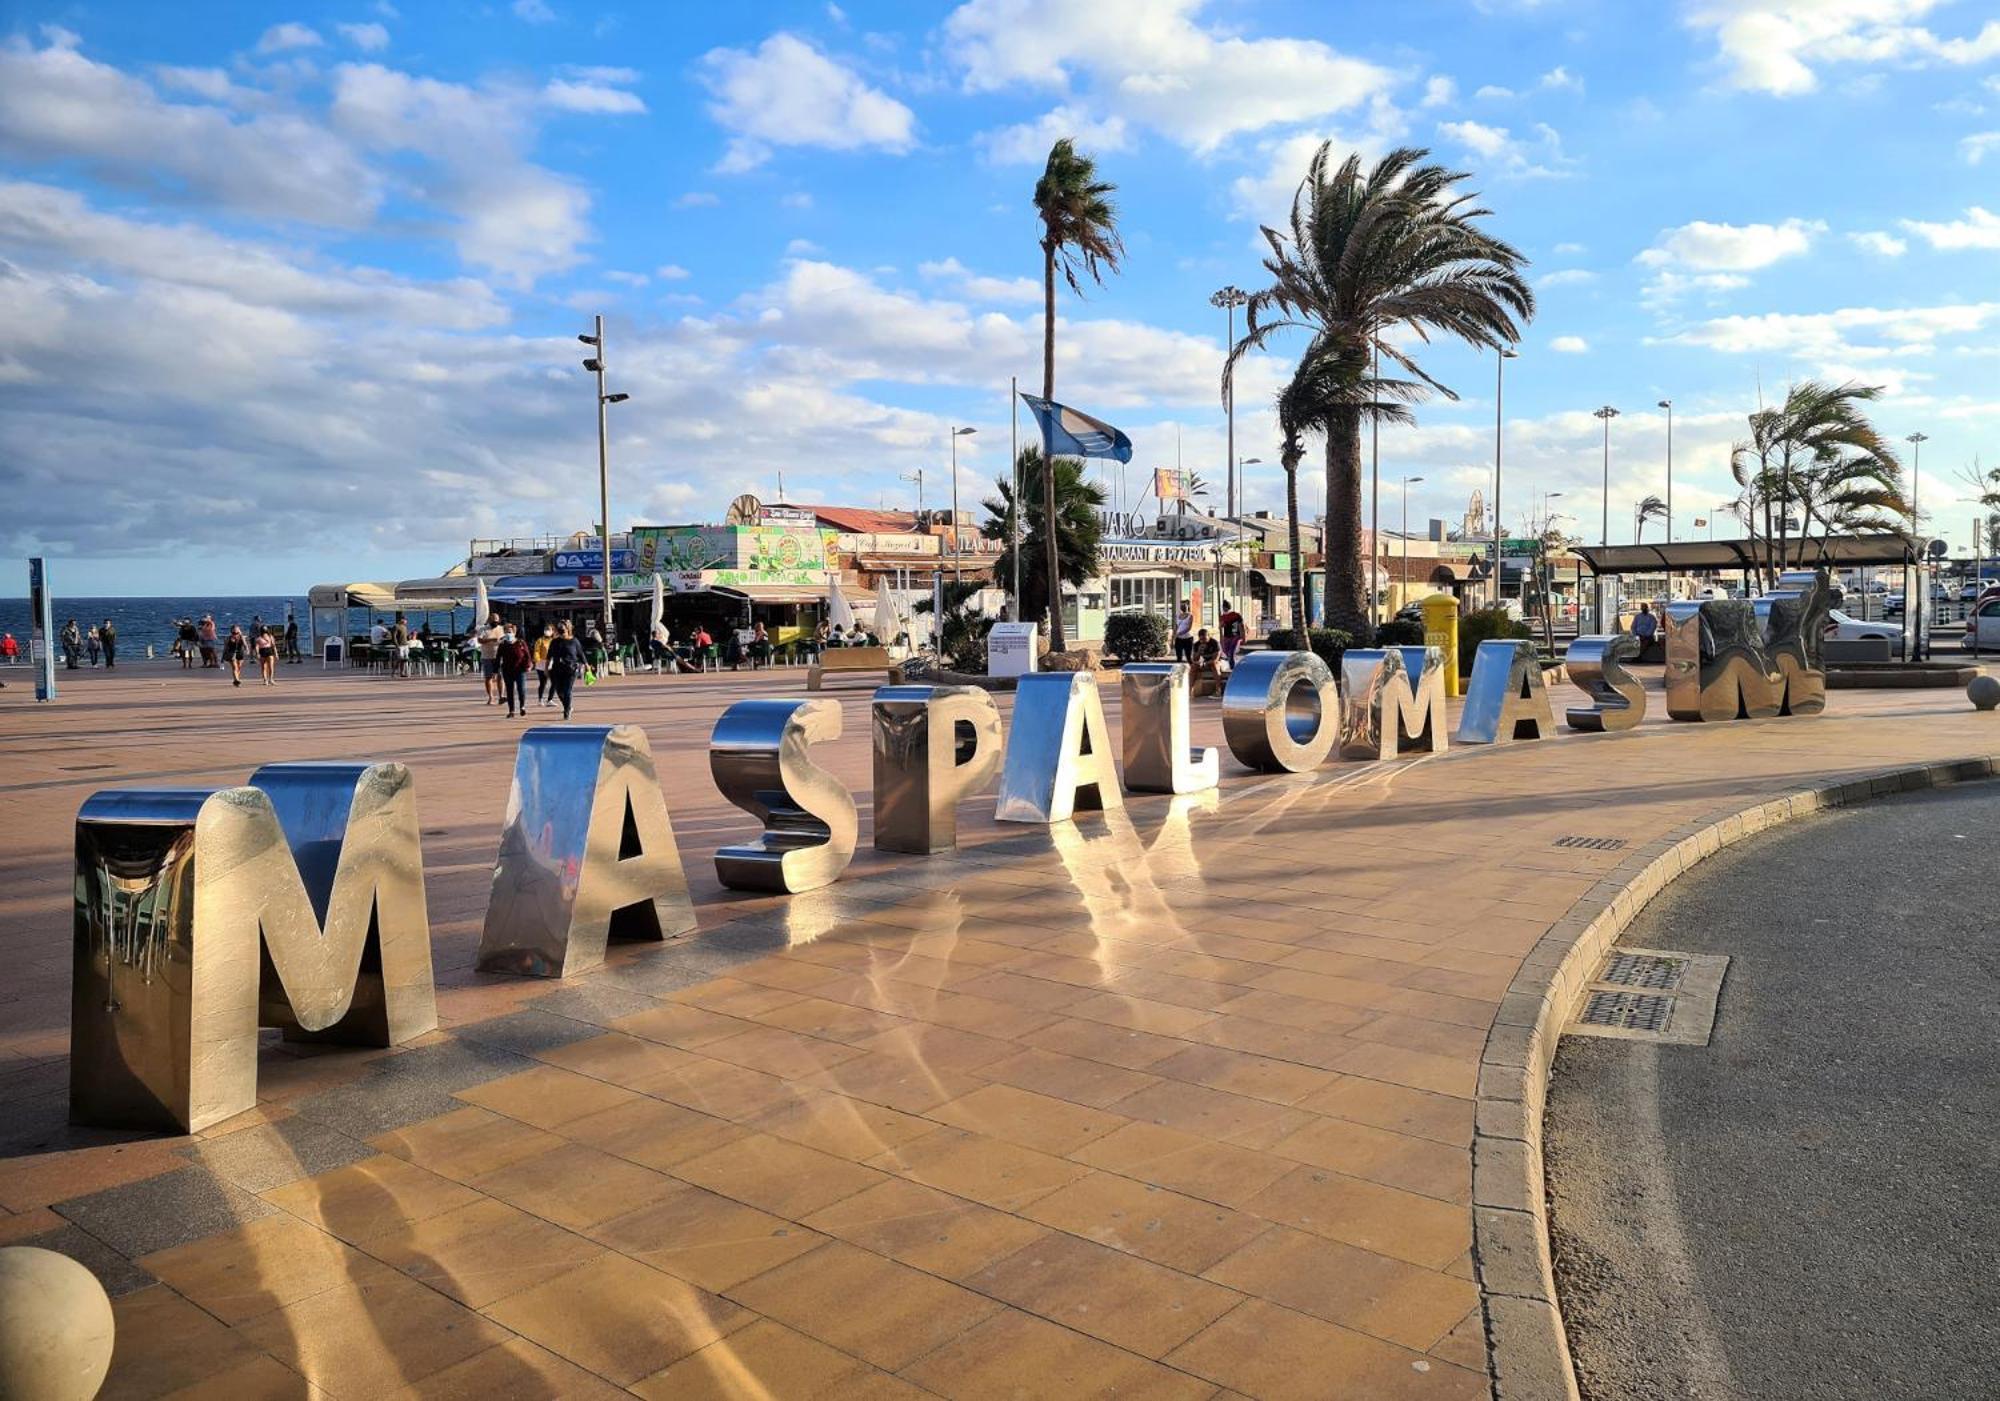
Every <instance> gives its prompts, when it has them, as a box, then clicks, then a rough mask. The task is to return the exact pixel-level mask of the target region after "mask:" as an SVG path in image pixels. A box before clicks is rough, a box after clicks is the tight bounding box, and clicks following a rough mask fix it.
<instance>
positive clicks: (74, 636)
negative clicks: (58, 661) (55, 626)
mask: <svg viewBox="0 0 2000 1401" xmlns="http://www.w3.org/2000/svg"><path fill="white" fill-rule="evenodd" d="M60 636H61V640H62V650H63V666H64V667H65V668H66V669H67V670H70V671H75V670H76V663H77V658H78V657H79V656H81V655H82V654H83V630H82V629H81V628H79V627H77V625H76V619H74V618H71V619H70V620H69V621H68V622H66V623H64V624H63V628H62V632H61V634H60Z"/></svg>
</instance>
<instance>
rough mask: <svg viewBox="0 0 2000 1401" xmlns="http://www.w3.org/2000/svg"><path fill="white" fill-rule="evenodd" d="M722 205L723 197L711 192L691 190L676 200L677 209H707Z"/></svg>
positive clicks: (675, 206)
mask: <svg viewBox="0 0 2000 1401" xmlns="http://www.w3.org/2000/svg"><path fill="white" fill-rule="evenodd" d="M720 203H722V198H721V196H719V195H717V194H715V193H714V192H712V191H709V190H689V191H688V192H687V193H686V194H683V195H679V196H677V197H676V198H675V200H674V208H676V209H705V208H708V207H710V206H713V205H717V204H720Z"/></svg>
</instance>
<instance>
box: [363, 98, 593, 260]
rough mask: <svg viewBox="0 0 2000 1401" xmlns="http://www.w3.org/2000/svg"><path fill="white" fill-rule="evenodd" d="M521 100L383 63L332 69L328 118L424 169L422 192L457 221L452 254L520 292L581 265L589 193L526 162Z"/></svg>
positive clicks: (528, 129)
mask: <svg viewBox="0 0 2000 1401" xmlns="http://www.w3.org/2000/svg"><path fill="white" fill-rule="evenodd" d="M531 107H532V102H531V100H530V98H529V95H528V94H525V93H522V92H518V91H515V90H512V89H499V90H491V91H489V90H483V89H478V88H471V87H466V86H464V85H462V84H458V83H447V82H442V81H440V80H438V79H435V78H419V77H413V76H411V75H410V74H407V73H402V72H399V71H397V70H395V69H392V68H384V67H383V66H381V65H380V64H374V63H366V64H353V63H348V64H342V65H341V66H340V67H338V68H337V69H335V70H334V96H333V107H332V113H331V115H332V119H333V122H334V125H335V126H336V128H338V129H339V130H341V131H343V132H346V133H348V134H349V135H351V136H352V137H353V138H354V139H355V140H357V141H359V142H361V143H363V144H364V145H367V146H369V147H371V148H373V149H376V150H380V151H383V152H385V153H394V154H403V153H408V154H414V155H416V156H418V157H420V158H422V159H424V160H427V161H428V162H430V163H431V165H432V166H433V167H434V170H435V177H434V178H433V179H430V180H428V181H426V188H427V191H428V192H429V193H431V194H432V195H433V197H434V198H435V199H436V200H437V201H438V203H440V204H442V205H443V206H444V207H445V208H447V209H448V210H449V211H450V212H451V213H452V214H453V215H455V216H456V218H457V224H456V226H455V229H454V234H455V237H456V240H457V244H458V250H459V256H460V257H462V258H464V259H465V260H466V261H467V262H470V263H473V264H476V265H478V266H481V267H486V268H491V269H492V270H493V271H495V272H497V273H499V274H500V275H501V276H503V277H505V278H506V279H508V280H509V281H510V282H513V283H515V284H516V285H522V286H525V285H527V284H529V283H532V282H533V281H534V279H535V278H536V277H538V276H540V275H541V274H543V273H548V272H560V271H562V270H563V269H565V268H569V267H574V266H575V265H576V264H577V263H578V262H580V261H582V257H583V255H582V253H581V252H580V251H579V248H580V245H581V244H582V243H583V242H584V241H585V239H586V238H587V237H588V236H589V220H588V215H589V210H590V196H589V195H588V194H587V193H586V192H585V191H584V190H583V188H582V187H581V186H580V185H578V184H577V183H576V182H575V181H573V180H571V179H569V178H568V177H566V176H562V175H558V174H557V173H556V172H554V171H552V170H548V169H545V168H544V167H542V166H539V165H536V164H534V163H533V162H531V161H529V160H528V159H527V158H526V156H525V154H524V153H525V151H526V148H527V146H528V144H529V142H530V138H531V137H532V134H533V128H532V125H531V122H530V120H529V117H530V109H531Z"/></svg>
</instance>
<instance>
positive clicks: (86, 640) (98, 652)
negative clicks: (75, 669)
mask: <svg viewBox="0 0 2000 1401" xmlns="http://www.w3.org/2000/svg"><path fill="white" fill-rule="evenodd" d="M83 646H84V650H85V651H87V652H89V653H90V664H91V665H92V666H96V665H97V664H98V662H100V661H101V660H103V657H104V644H103V643H102V642H100V641H98V639H97V629H96V628H92V629H91V630H90V631H89V632H86V633H85V634H84V635H83Z"/></svg>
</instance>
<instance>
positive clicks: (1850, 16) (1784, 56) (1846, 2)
mask: <svg viewBox="0 0 2000 1401" xmlns="http://www.w3.org/2000/svg"><path fill="white" fill-rule="evenodd" d="M1939 3H1940V0H1699V3H1696V4H1695V5H1693V6H1692V7H1690V9H1689V10H1688V12H1687V17H1686V23H1687V24H1688V25H1689V26H1690V27H1691V28H1693V29H1695V30H1697V31H1701V32H1705V33H1711V34H1713V36H1714V38H1715V43H1716V49H1717V55H1718V58H1719V60H1720V62H1721V64H1722V66H1723V68H1724V70H1725V71H1726V74H1727V77H1728V81H1729V83H1730V85H1731V86H1733V87H1738V88H1746V89H1749V90H1751V91H1753V92H1765V93H1770V94H1773V95H1775V96H1779V97H1792V96H1796V95H1798V94H1800V93H1807V92H1811V91H1813V90H1814V89H1815V88H1817V87H1818V86H1819V81H1820V77H1819V75H1820V70H1821V69H1824V68H1828V67H1832V66H1835V65H1840V64H1850V65H1864V64H1894V65H1899V66H1905V67H1927V66H1933V65H1940V64H1944V65H1955V66H1963V65H1967V64H1974V63H1983V62H1986V61H1988V60H1990V59H1993V58H1995V57H2000V20H1988V21H1987V22H1986V24H1985V25H1983V26H1982V27H1981V28H1980V29H1979V30H1978V31H1977V32H1976V33H1974V34H1972V35H1969V36H1965V37H1957V38H1949V39H1941V38H1939V37H1938V36H1937V35H1936V34H1934V33H1933V32H1932V31H1931V30H1929V29H1927V28H1924V27H1923V26H1921V25H1919V24H1917V23H1916V22H1915V21H1918V20H1921V19H1923V18H1924V17H1925V16H1926V15H1928V14H1929V13H1930V12H1931V11H1932V10H1934V9H1937V8H1938V6H1939Z"/></svg>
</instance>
